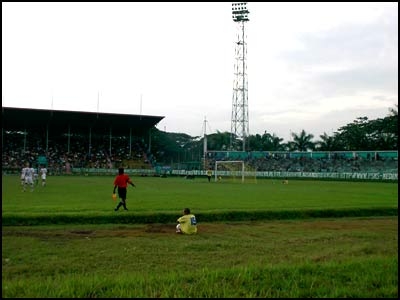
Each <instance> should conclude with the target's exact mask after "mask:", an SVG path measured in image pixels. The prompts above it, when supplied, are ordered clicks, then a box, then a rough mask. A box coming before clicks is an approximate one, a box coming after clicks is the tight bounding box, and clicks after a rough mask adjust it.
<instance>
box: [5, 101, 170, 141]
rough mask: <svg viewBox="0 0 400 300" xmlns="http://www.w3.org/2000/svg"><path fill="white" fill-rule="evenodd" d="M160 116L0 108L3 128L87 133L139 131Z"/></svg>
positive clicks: (159, 119)
mask: <svg viewBox="0 0 400 300" xmlns="http://www.w3.org/2000/svg"><path fill="white" fill-rule="evenodd" d="M163 118H164V116H148V115H129V114H116V113H99V112H82V111H65V110H48V109H34V108H16V107H2V128H3V130H20V131H23V130H35V129H45V128H47V126H48V128H49V129H51V130H57V129H58V130H61V131H64V130H65V129H68V128H70V130H71V131H81V132H87V131H88V130H89V128H91V129H92V130H94V131H96V130H98V131H103V130H105V129H106V130H109V129H111V130H112V132H113V134H119V133H120V134H126V133H129V131H130V129H132V133H134V134H140V133H144V132H146V131H148V130H149V129H150V128H152V127H153V126H155V125H157V123H158V122H160V121H161V120H162V119H163Z"/></svg>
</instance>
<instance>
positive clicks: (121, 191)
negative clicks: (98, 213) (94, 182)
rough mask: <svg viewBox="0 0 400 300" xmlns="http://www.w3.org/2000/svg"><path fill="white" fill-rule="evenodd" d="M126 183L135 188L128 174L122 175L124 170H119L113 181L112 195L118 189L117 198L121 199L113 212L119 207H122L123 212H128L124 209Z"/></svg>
mask: <svg viewBox="0 0 400 300" xmlns="http://www.w3.org/2000/svg"><path fill="white" fill-rule="evenodd" d="M128 183H129V184H130V185H131V186H133V187H135V185H134V184H133V182H132V181H131V179H130V178H129V176H128V174H125V173H124V168H119V169H118V175H117V176H116V177H115V179H114V190H113V194H115V190H116V189H117V187H118V197H119V198H120V199H121V201H120V202H119V203H118V205H117V207H116V208H115V209H114V210H115V211H117V210H118V209H119V208H120V207H121V206H123V207H124V209H125V210H128V209H127V208H126V188H127V186H128Z"/></svg>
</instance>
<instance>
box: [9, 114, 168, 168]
mask: <svg viewBox="0 0 400 300" xmlns="http://www.w3.org/2000/svg"><path fill="white" fill-rule="evenodd" d="M163 118H164V117H163V116H148V115H129V114H114V113H99V112H80V111H63V110H45V109H30V108H13V107H2V169H3V173H4V172H10V173H15V172H20V168H21V167H22V166H23V164H24V162H30V163H32V164H33V165H36V166H38V165H46V166H47V167H48V168H49V170H50V172H51V173H53V174H57V173H69V172H71V170H72V169H73V168H80V169H81V168H102V169H113V172H114V169H115V168H118V167H119V166H124V167H128V168H141V169H147V168H152V166H151V129H152V128H153V127H154V126H155V125H156V124H158V123H159V122H160V121H161V120H162V119H163Z"/></svg>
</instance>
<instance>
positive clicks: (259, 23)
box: [2, 2, 398, 141]
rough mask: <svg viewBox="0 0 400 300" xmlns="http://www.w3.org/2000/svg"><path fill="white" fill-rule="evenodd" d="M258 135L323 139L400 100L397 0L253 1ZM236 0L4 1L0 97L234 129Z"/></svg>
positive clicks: (251, 59) (170, 128)
mask: <svg viewBox="0 0 400 300" xmlns="http://www.w3.org/2000/svg"><path fill="white" fill-rule="evenodd" d="M247 8H248V10H249V12H250V14H249V19H250V20H249V22H246V24H245V33H246V36H247V37H246V42H247V61H246V62H247V78H248V113H249V133H250V134H251V135H255V134H261V135H262V134H264V133H265V132H268V133H270V134H275V135H276V136H278V137H280V138H283V139H284V141H290V140H292V135H291V134H292V133H295V134H299V133H300V132H301V131H302V130H303V129H304V130H305V131H306V132H307V133H309V134H313V135H314V141H316V140H318V139H319V136H320V135H322V134H324V133H326V134H328V135H332V134H333V133H334V132H335V131H337V130H338V129H339V128H340V127H342V126H345V125H347V124H349V123H352V122H353V121H354V120H356V119H357V118H358V117H368V119H369V120H373V119H377V118H383V117H385V116H387V115H389V109H390V108H396V105H397V103H398V3H397V2H380V3H378V2H376V3H374V2H354V3H352V2H336V3H335V2H325V3H324V2H321V3H315V2H301V3H297V2H296V3H290V2H254V3H253V2H248V4H247ZM237 25H238V24H237V23H235V22H234V21H233V20H232V2H187V3H185V2H166V3H165V2H163V3H161V2H2V106H4V107H22V108H38V109H54V110H67V111H87V112H105V113H122V114H135V115H150V116H163V117H164V119H163V120H162V121H160V122H159V123H158V124H157V125H156V127H157V128H158V129H159V130H163V131H167V132H178V133H186V134H189V135H191V136H203V135H204V134H211V133H216V132H226V131H227V132H230V131H231V115H232V97H233V83H234V79H235V75H234V64H235V42H236V40H237V38H236V34H237V31H238V28H237Z"/></svg>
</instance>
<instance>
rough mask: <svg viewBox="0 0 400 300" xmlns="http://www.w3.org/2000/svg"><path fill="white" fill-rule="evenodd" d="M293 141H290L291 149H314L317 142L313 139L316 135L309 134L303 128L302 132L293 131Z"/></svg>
mask: <svg viewBox="0 0 400 300" xmlns="http://www.w3.org/2000/svg"><path fill="white" fill-rule="evenodd" d="M292 137H293V141H291V142H289V143H288V146H289V149H291V150H298V151H307V150H314V148H315V144H314V143H313V142H312V141H311V140H312V139H313V138H314V135H312V134H308V133H306V132H305V130H304V129H303V130H302V131H301V132H300V134H296V133H294V132H292Z"/></svg>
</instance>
